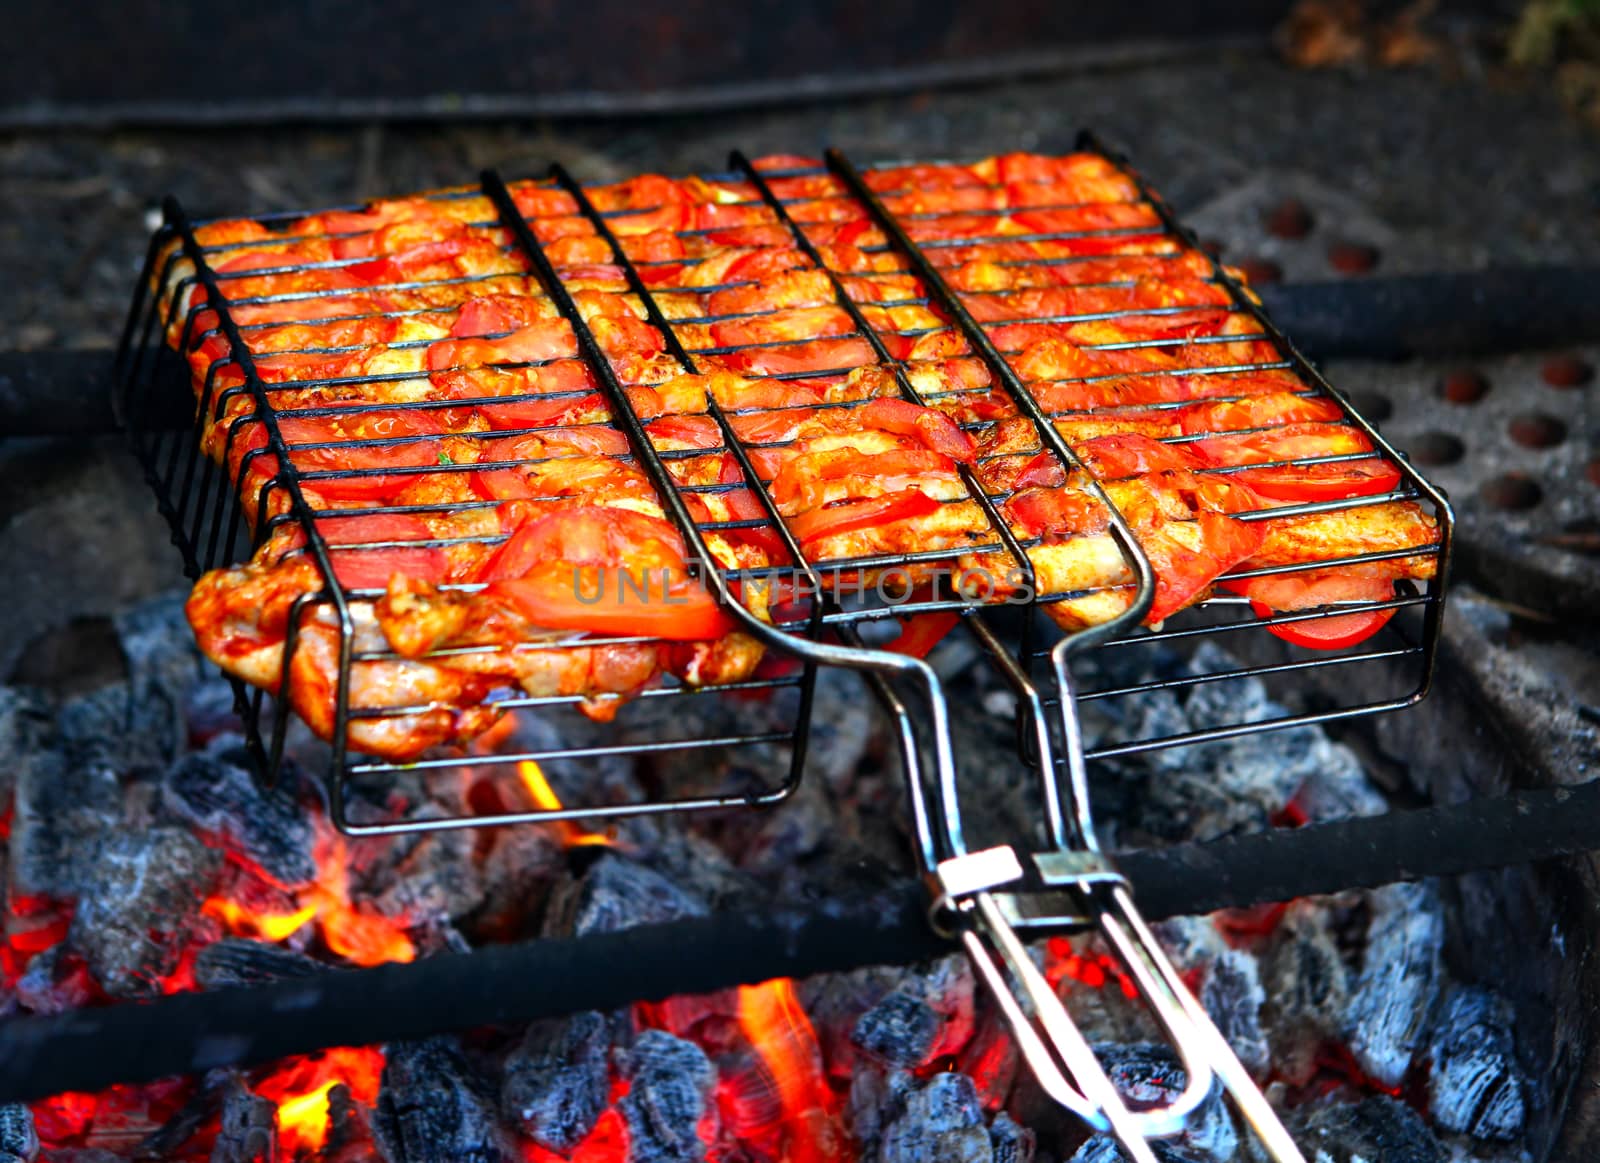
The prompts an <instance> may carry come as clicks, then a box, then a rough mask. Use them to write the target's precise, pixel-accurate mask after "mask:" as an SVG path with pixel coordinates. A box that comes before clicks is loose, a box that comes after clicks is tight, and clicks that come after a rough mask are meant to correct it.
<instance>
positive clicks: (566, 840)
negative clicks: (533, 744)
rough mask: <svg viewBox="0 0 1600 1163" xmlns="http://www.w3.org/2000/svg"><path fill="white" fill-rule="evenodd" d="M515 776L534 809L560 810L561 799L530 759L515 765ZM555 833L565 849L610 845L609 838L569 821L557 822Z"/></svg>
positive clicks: (542, 771) (538, 767) (541, 770)
mask: <svg viewBox="0 0 1600 1163" xmlns="http://www.w3.org/2000/svg"><path fill="white" fill-rule="evenodd" d="M517 774H518V775H519V776H521V777H522V786H523V787H525V788H526V789H527V790H528V796H529V797H530V798H531V799H532V800H533V803H534V806H535V807H537V808H539V809H541V810H543V811H546V812H558V811H560V810H561V807H562V804H561V798H560V797H559V796H557V795H556V790H555V788H553V787H551V786H550V781H549V780H548V779H546V778H545V775H544V769H543V768H542V767H540V766H539V765H538V764H537V763H535V762H534V761H533V760H531V759H524V760H523V761H522V762H521V763H519V764H517ZM556 831H557V833H558V834H559V835H560V837H561V844H562V846H563V847H565V848H578V847H582V846H584V845H595V844H598V845H601V846H604V847H609V846H610V844H611V838H610V837H608V836H603V835H601V834H600V833H599V832H589V831H585V830H584V829H583V828H581V827H579V826H578V825H577V824H575V823H573V822H572V821H571V820H559V821H557V822H556Z"/></svg>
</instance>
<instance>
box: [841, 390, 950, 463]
mask: <svg viewBox="0 0 1600 1163" xmlns="http://www.w3.org/2000/svg"><path fill="white" fill-rule="evenodd" d="M856 415H858V416H859V417H860V418H861V421H862V424H863V425H864V426H866V427H869V428H881V429H883V430H884V431H885V432H894V433H898V434H899V435H901V436H912V437H915V438H916V439H918V440H920V441H921V442H922V443H923V444H924V445H925V446H926V447H927V448H928V449H929V450H931V451H933V452H937V453H940V454H941V455H944V456H948V457H949V458H950V459H951V460H960V461H968V462H970V461H972V460H974V459H975V458H976V457H977V455H978V446H977V445H976V444H975V443H973V440H972V437H971V436H969V435H968V434H967V433H965V432H963V431H962V430H961V427H960V425H958V424H957V423H956V422H955V421H954V420H952V419H950V417H949V416H946V415H945V414H944V413H943V412H941V411H939V410H938V409H936V408H924V407H920V406H919V405H916V404H913V403H911V401H909V400H896V399H894V398H892V397H889V396H880V397H878V398H877V399H875V400H873V401H871V402H870V403H868V404H866V405H864V406H863V407H862V408H861V409H860V411H858V412H857V413H856Z"/></svg>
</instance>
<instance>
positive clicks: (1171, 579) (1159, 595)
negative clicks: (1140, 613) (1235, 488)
mask: <svg viewBox="0 0 1600 1163" xmlns="http://www.w3.org/2000/svg"><path fill="white" fill-rule="evenodd" d="M1195 520H1196V521H1197V522H1198V523H1199V526H1200V548H1199V550H1194V549H1190V548H1189V547H1188V546H1187V545H1184V544H1182V543H1181V542H1179V541H1178V540H1177V539H1176V538H1174V537H1172V536H1169V535H1168V534H1167V533H1165V532H1163V531H1162V530H1160V529H1157V530H1154V531H1144V532H1140V533H1139V544H1140V545H1141V546H1142V547H1143V548H1144V551H1145V554H1146V556H1148V557H1149V558H1150V565H1151V567H1152V568H1153V569H1154V570H1155V588H1156V592H1155V598H1154V600H1153V601H1152V602H1151V604H1150V612H1149V614H1147V615H1146V616H1145V621H1146V622H1149V623H1156V622H1163V621H1165V620H1166V619H1168V618H1170V617H1171V616H1172V615H1173V614H1176V613H1177V612H1178V611H1179V610H1181V609H1183V608H1184V607H1185V606H1187V605H1189V604H1190V603H1191V602H1193V601H1195V599H1196V598H1198V597H1199V596H1200V595H1201V593H1202V591H1204V590H1205V589H1206V588H1207V587H1208V586H1210V585H1211V583H1212V582H1214V581H1215V580H1216V579H1217V577H1218V575H1220V574H1223V573H1226V572H1227V571H1228V570H1230V569H1232V568H1233V567H1234V566H1235V565H1237V564H1239V562H1241V561H1244V560H1245V559H1246V558H1248V557H1249V556H1250V555H1251V554H1253V553H1255V552H1256V550H1258V549H1260V548H1261V539H1262V537H1263V536H1264V531H1263V530H1262V529H1260V528H1258V527H1257V526H1255V525H1253V524H1251V523H1249V522H1245V521H1236V520H1234V519H1233V518H1231V517H1224V516H1222V515H1221V514H1218V513H1212V512H1210V511H1208V510H1201V511H1200V513H1199V514H1198V515H1197V516H1196V518H1195Z"/></svg>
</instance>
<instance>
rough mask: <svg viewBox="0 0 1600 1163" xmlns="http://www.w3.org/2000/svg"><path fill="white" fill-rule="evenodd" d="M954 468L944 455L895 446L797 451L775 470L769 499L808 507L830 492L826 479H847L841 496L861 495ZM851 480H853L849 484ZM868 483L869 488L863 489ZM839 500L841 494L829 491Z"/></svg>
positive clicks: (910, 486)
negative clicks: (868, 449) (871, 449)
mask: <svg viewBox="0 0 1600 1163" xmlns="http://www.w3.org/2000/svg"><path fill="white" fill-rule="evenodd" d="M954 471H955V464H954V463H953V462H952V461H951V460H950V458H949V457H947V456H945V455H944V454H943V453H938V452H932V451H930V450H928V449H924V448H896V449H890V450H888V451H885V452H873V453H863V452H857V451H856V450H855V449H853V448H835V449H829V450H828V451H825V452H808V453H801V454H799V455H797V456H795V457H793V458H792V459H790V460H789V461H788V462H787V463H786V464H784V466H783V467H782V468H781V469H779V470H778V474H777V476H776V477H774V478H773V481H772V496H773V499H774V500H776V501H777V502H778V504H779V505H781V506H783V508H784V511H785V512H788V511H789V510H791V509H794V508H800V509H811V508H813V507H815V505H816V504H817V502H818V500H820V499H821V498H822V497H824V496H826V495H827V494H828V492H829V490H828V489H827V487H826V485H827V482H829V481H845V482H847V483H846V485H845V487H844V490H843V491H844V492H846V494H847V495H849V494H859V493H860V492H875V491H877V490H880V489H887V490H890V491H891V492H896V491H899V490H901V489H914V488H915V487H916V485H917V483H918V478H924V477H928V476H932V475H940V476H944V477H948V476H950V475H951V474H952V473H954ZM852 478H854V479H853V480H852ZM863 485H870V486H871V487H870V488H863V487H861V486H863ZM832 491H833V493H834V495H835V496H837V494H838V492H839V491H841V490H838V489H835V490H832Z"/></svg>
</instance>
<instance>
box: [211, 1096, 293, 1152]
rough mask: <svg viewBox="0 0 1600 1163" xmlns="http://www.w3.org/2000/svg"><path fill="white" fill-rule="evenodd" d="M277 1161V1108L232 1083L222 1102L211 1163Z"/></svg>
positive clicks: (269, 1101) (267, 1100)
mask: <svg viewBox="0 0 1600 1163" xmlns="http://www.w3.org/2000/svg"><path fill="white" fill-rule="evenodd" d="M277 1158H278V1108H277V1106H276V1105H275V1104H274V1103H273V1102H272V1100H271V1099H267V1098H262V1097H261V1096H260V1095H258V1094H252V1093H251V1092H250V1090H249V1088H248V1087H246V1086H245V1085H244V1084H243V1083H242V1082H238V1081H235V1082H234V1084H233V1085H232V1086H230V1087H229V1088H228V1090H227V1093H226V1094H225V1095H224V1097H223V1099H222V1126H221V1129H220V1130H219V1131H218V1132H217V1138H216V1143H215V1144H214V1145H213V1146H212V1148H211V1163H272V1161H273V1160H275V1159H277Z"/></svg>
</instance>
